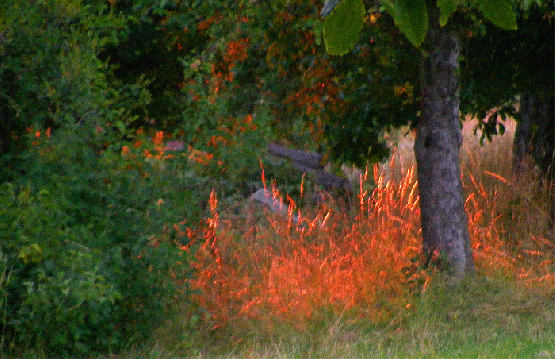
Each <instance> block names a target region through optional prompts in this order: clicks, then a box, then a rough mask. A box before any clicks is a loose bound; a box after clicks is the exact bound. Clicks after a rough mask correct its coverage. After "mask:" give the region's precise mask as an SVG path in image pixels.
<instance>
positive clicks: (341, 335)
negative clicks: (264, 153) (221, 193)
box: [174, 139, 555, 358]
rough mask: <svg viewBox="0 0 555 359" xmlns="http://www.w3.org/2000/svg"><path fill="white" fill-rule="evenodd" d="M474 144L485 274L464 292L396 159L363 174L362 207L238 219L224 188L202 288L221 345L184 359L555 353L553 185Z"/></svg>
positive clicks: (202, 268)
mask: <svg viewBox="0 0 555 359" xmlns="http://www.w3.org/2000/svg"><path fill="white" fill-rule="evenodd" d="M508 141H509V139H505V141H504V142H502V143H501V144H497V145H496V146H498V149H502V147H501V146H508V144H509V142H508ZM464 151H467V152H466V154H463V182H464V187H465V196H466V203H465V209H466V212H467V216H468V226H469V232H470V236H471V242H472V244H471V245H472V250H473V254H474V259H475V265H476V272H477V273H476V275H475V276H473V277H471V278H469V279H468V281H467V282H465V283H463V284H462V285H461V286H460V287H449V286H447V285H446V284H445V281H443V280H441V275H440V274H438V273H436V272H435V271H434V269H432V268H423V266H422V265H421V261H420V258H419V253H420V245H421V233H420V223H419V206H418V196H417V189H416V188H417V184H416V182H415V173H414V167H412V166H405V168H393V167H394V166H396V164H395V159H393V160H392V161H391V162H390V163H389V164H388V166H389V167H387V166H385V167H381V168H378V167H375V168H374V170H373V171H372V172H373V173H372V174H373V175H372V176H370V175H369V173H368V171H367V172H366V173H364V174H362V175H361V176H360V186H359V193H358V198H357V203H358V206H356V208H350V209H349V208H346V207H344V206H343V205H342V202H340V201H334V200H330V201H327V202H325V203H319V204H318V205H317V206H316V207H314V208H303V210H302V211H301V209H299V208H298V207H297V205H296V203H295V202H294V201H293V200H292V199H291V198H287V197H286V199H287V201H288V203H289V212H288V215H285V216H283V215H282V216H280V215H278V214H274V213H270V212H268V211H267V210H265V209H263V208H261V207H259V206H257V205H254V204H252V203H245V204H244V207H243V210H242V211H241V212H240V213H239V214H237V213H226V212H225V211H219V209H218V206H217V198H216V197H215V196H212V197H211V200H210V208H211V215H210V217H209V218H208V220H207V223H208V228H207V230H206V231H205V233H204V237H203V239H202V243H201V244H200V250H198V251H197V253H196V260H195V269H196V276H195V277H194V279H193V280H192V281H191V282H190V285H191V287H192V288H193V289H194V290H195V293H196V294H195V299H196V303H197V305H198V308H197V309H198V310H199V311H198V313H201V314H200V316H201V317H202V320H201V321H200V323H203V325H201V326H200V327H197V328H200V332H201V333H204V334H203V338H204V339H203V340H205V341H206V343H209V344H207V345H204V346H202V345H201V346H200V347H199V346H191V345H189V346H187V350H186V351H180V350H177V349H176V351H175V353H174V354H175V355H177V354H181V355H185V353H186V352H188V353H190V350H193V351H195V349H194V348H196V350H197V351H196V352H195V353H197V354H196V355H199V357H211V356H214V355H215V356H217V355H218V353H227V354H225V355H226V357H248V358H251V357H252V358H255V357H263V358H264V357H275V355H277V356H278V357H284V358H289V357H299V356H302V357H324V358H330V357H360V355H364V356H366V357H498V356H491V355H489V354H488V353H492V351H491V350H492V349H495V350H496V352H497V353H498V354H499V355H504V354H503V353H505V356H504V357H534V355H536V356H537V355H540V357H554V356H555V353H553V352H550V351H546V350H544V349H545V348H550V347H553V346H550V345H552V344H554V343H553V339H552V338H551V337H550V336H549V335H547V334H546V331H547V332H549V331H550V330H551V329H552V328H553V327H555V312H554V311H553V309H552V308H551V307H552V303H553V297H554V294H555V291H554V290H553V289H552V288H553V280H554V278H555V277H554V276H553V254H552V247H553V246H554V245H553V239H552V238H551V237H550V236H549V232H548V231H547V227H546V223H547V218H546V217H544V214H545V213H544V211H545V209H546V208H547V207H546V206H547V204H546V203H545V200H544V198H545V197H543V198H542V197H541V196H540V195H539V194H540V193H542V191H546V189H545V188H543V187H542V186H541V185H539V184H538V182H537V181H535V180H534V179H533V178H529V179H528V181H523V180H522V179H519V180H517V179H515V178H513V177H512V176H510V172H509V171H506V172H505V173H503V172H501V171H500V170H503V169H504V170H506V169H507V168H510V167H507V166H510V158H509V159H506V160H505V161H506V162H504V164H503V165H502V166H500V162H499V160H498V159H497V160H496V161H497V162H495V163H492V162H488V157H487V156H483V155H482V156H481V157H478V155H479V154H478V153H477V152H478V151H481V149H480V148H477V149H476V148H474V149H473V148H471V147H467V148H465V149H464ZM473 151H475V152H473ZM490 151H491V149H490ZM497 153H499V152H497ZM505 153H507V152H505ZM473 156H474V157H473ZM476 158H480V159H481V162H480V163H478V162H477V160H476ZM401 162H402V163H405V164H406V162H407V161H404V162H403V161H399V163H401ZM492 166H493V168H492ZM393 169H394V171H393ZM392 174H397V176H395V175H392ZM399 174H401V175H399ZM300 192H301V193H302V192H303V191H302V189H301V191H300ZM273 193H274V197H275V199H276V200H281V198H282V196H280V194H279V192H278V191H276V190H275V189H274V190H273ZM534 208H539V209H541V210H534ZM531 209H532V210H531ZM532 218H533V221H534V222H535V223H529V222H530V221H531V220H532ZM476 343H480V344H479V345H481V346H483V348H485V351H484V352H483V353H481V352H480V349H477V347H476ZM178 347H179V346H176V347H175V348H178ZM478 348H479V346H478ZM488 348H489V349H488ZM229 353H231V354H229ZM234 353H237V354H236V356H234V355H235V354H234ZM280 353H281V355H280ZM457 353H458V354H457ZM369 354H371V355H369ZM468 355H470V356H468ZM530 355H531V356H530Z"/></svg>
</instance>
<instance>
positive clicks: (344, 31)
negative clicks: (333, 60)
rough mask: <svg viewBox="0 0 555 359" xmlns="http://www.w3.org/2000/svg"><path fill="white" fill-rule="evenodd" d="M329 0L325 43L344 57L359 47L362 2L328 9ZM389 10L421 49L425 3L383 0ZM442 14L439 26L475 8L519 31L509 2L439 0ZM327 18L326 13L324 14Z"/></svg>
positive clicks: (494, 21) (346, 2)
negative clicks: (458, 12)
mask: <svg viewBox="0 0 555 359" xmlns="http://www.w3.org/2000/svg"><path fill="white" fill-rule="evenodd" d="M333 2H335V1H334V0H328V2H327V3H326V5H325V6H324V8H328V11H326V13H327V12H330V14H329V15H328V16H326V17H325V20H324V44H325V45H326V51H328V53H330V54H332V55H344V54H346V53H347V52H348V51H349V50H350V49H351V48H353V47H354V45H355V44H356V38H357V37H358V32H359V31H360V30H361V29H362V22H363V20H364V17H365V11H364V5H363V4H362V1H361V0H342V1H339V2H338V4H337V5H336V6H335V7H334V8H333V11H330V10H329V7H330V5H329V4H330V3H333ZM382 4H383V5H384V8H385V9H386V11H387V12H388V13H389V14H390V15H391V16H392V17H393V19H394V20H395V25H397V27H398V28H399V30H400V31H401V32H402V33H404V34H405V36H406V37H407V38H408V39H409V41H410V42H411V43H412V44H413V45H414V46H416V47H419V46H420V45H421V44H422V42H423V41H424V39H425V37H426V32H427V31H428V7H427V5H426V1H425V0H395V1H391V0H382ZM436 4H437V7H438V8H439V11H440V17H439V23H440V26H445V25H446V24H447V22H448V20H449V18H450V17H451V15H452V14H453V13H454V12H455V11H456V10H457V8H459V7H463V6H464V7H468V6H472V7H473V8H475V9H477V10H478V11H479V12H480V13H481V14H482V15H483V16H484V17H485V18H486V19H487V20H489V21H490V22H491V23H492V24H494V25H495V26H497V27H500V28H502V29H505V30H516V28H517V24H516V14H515V12H514V10H513V6H512V4H511V2H510V1H509V0H470V1H468V0H437V3H436ZM324 15H325V14H324Z"/></svg>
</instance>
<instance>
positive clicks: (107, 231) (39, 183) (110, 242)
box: [0, 130, 208, 356]
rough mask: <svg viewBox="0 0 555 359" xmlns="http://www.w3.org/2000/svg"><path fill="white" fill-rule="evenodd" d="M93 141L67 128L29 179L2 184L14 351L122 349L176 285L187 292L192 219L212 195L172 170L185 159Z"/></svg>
mask: <svg viewBox="0 0 555 359" xmlns="http://www.w3.org/2000/svg"><path fill="white" fill-rule="evenodd" d="M85 132H86V131H85ZM98 137H99V138H98V139H97V140H98V141H102V136H100V135H99V136H98ZM94 142H95V139H94V136H83V134H81V133H79V132H76V131H69V130H68V131H60V132H59V133H58V134H57V135H55V136H52V137H51V138H50V139H45V140H41V141H39V143H38V144H36V146H35V147H34V148H33V149H31V150H30V151H29V152H28V156H27V162H25V163H26V164H27V165H26V166H24V167H26V169H27V171H26V176H24V177H21V178H20V179H19V183H4V184H3V185H2V186H1V188H0V237H1V242H0V253H2V254H3V257H2V258H5V261H4V263H5V264H6V266H5V267H6V268H7V271H6V272H7V273H9V275H10V278H9V279H10V280H9V283H6V281H5V280H4V279H3V282H2V283H1V284H0V289H1V290H2V291H4V292H5V291H6V289H7V296H5V298H6V299H7V302H5V301H4V300H3V299H0V300H2V302H1V303H4V302H5V304H6V305H5V306H4V307H3V312H4V313H5V315H6V318H5V320H4V322H3V326H4V328H3V329H4V330H3V332H4V333H5V334H4V335H5V337H4V338H3V341H4V343H5V344H10V348H9V350H8V348H3V350H4V351H5V352H12V353H17V351H18V350H19V349H18V348H25V349H26V350H34V351H38V352H43V353H44V354H46V355H48V356H64V355H76V354H80V355H82V354H90V353H92V352H117V351H118V350H121V349H122V348H123V347H124V346H126V345H129V344H130V343H132V341H133V340H135V341H140V340H143V339H144V338H146V337H147V336H148V335H149V334H150V333H151V332H152V329H153V328H154V327H155V326H156V324H157V323H160V321H161V320H163V319H164V318H165V315H166V314H168V311H167V309H168V308H169V307H170V306H171V302H172V300H173V299H174V298H175V296H176V294H177V293H178V292H177V290H178V289H180V290H181V291H180V292H179V293H181V296H182V297H181V298H183V296H185V297H184V298H185V299H186V296H187V292H183V286H180V287H179V288H178V287H177V286H176V285H177V283H178V282H179V281H180V280H181V281H182V280H183V279H185V278H187V277H188V276H189V275H190V270H189V267H188V265H187V256H188V252H187V251H185V250H183V249H182V248H184V246H186V245H187V244H188V240H189V238H188V237H187V236H186V235H184V233H185V227H186V226H188V225H194V224H195V223H196V222H198V218H200V215H201V214H202V213H200V211H199V208H200V207H201V206H199V204H200V202H201V201H202V202H204V201H205V200H206V198H207V196H208V193H206V197H204V196H203V195H202V193H201V192H199V191H198V188H197V187H195V186H196V184H195V183H194V181H195V179H194V178H192V177H191V178H178V177H177V176H173V175H171V173H173V172H175V171H173V172H172V171H171V170H170V169H173V170H177V169H179V171H182V172H184V171H186V168H185V167H186V165H187V160H186V158H185V159H180V158H175V159H174V161H173V162H172V161H170V159H168V161H166V162H164V166H165V169H164V170H162V169H161V168H160V165H159V164H158V163H156V162H151V163H149V162H145V159H144V158H143V157H140V156H136V155H137V154H134V153H128V154H127V155H122V154H121V153H120V152H119V151H115V150H112V149H110V148H108V149H106V150H102V151H99V150H98V149H97V148H98V146H95V145H94ZM91 143H92V144H91ZM130 147H133V146H130ZM128 148H129V147H128ZM137 152H138V150H137ZM193 190H194V191H193ZM185 221H187V222H185ZM0 270H1V268H0ZM2 278H4V277H2ZM0 294H2V293H0ZM0 297H1V296H0Z"/></svg>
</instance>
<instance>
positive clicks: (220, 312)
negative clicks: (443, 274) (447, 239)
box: [191, 170, 426, 328]
mask: <svg viewBox="0 0 555 359" xmlns="http://www.w3.org/2000/svg"><path fill="white" fill-rule="evenodd" d="M375 177H376V178H375V181H376V183H377V187H376V189H375V190H374V191H373V192H372V193H371V194H370V196H368V195H367V194H366V193H362V194H361V195H360V202H359V203H360V207H359V210H358V215H357V216H356V218H354V216H350V215H349V214H347V211H344V210H342V209H340V208H334V207H333V206H331V205H330V206H328V207H327V208H326V207H325V206H324V209H323V210H321V211H319V212H318V213H315V214H314V215H312V216H311V217H310V218H308V217H306V216H303V215H302V214H300V215H299V218H300V219H299V222H298V224H297V225H296V226H291V222H290V220H288V219H287V218H283V219H280V218H278V217H275V216H272V215H270V214H268V215H267V221H264V222H261V221H258V222H257V221H255V220H253V219H252V218H253V216H251V215H250V214H249V213H244V218H243V220H241V221H237V220H235V221H233V222H226V221H224V220H220V219H219V217H218V213H217V206H216V199H215V197H213V198H212V199H211V208H212V216H211V218H210V219H209V224H210V229H209V230H208V231H207V233H206V237H205V243H204V245H203V247H202V248H201V249H200V250H199V251H198V252H197V257H196V259H197V261H196V269H197V276H196V278H195V280H193V281H192V282H191V285H192V287H193V288H194V289H196V290H198V293H199V294H198V296H197V300H198V302H199V304H200V305H201V307H202V308H204V310H205V311H206V313H207V319H209V320H210V321H211V323H212V324H213V325H214V326H215V327H220V326H224V325H226V324H229V325H233V324H237V323H240V322H241V321H244V320H247V321H249V320H250V321H252V320H255V321H256V322H257V323H259V324H260V325H262V327H264V326H265V325H266V328H271V326H272V323H276V322H286V323H292V324H293V325H294V326H295V327H297V328H304V327H305V326H306V325H307V324H308V323H309V322H310V320H311V319H314V318H317V317H318V316H319V315H320V314H321V312H322V311H328V312H329V311H330V310H331V311H333V312H335V313H337V314H340V313H344V312H348V313H350V314H351V315H354V316H356V317H365V318H368V319H369V320H372V321H375V322H384V321H388V320H391V319H392V318H393V317H394V316H396V315H397V314H399V312H400V311H402V310H406V308H410V307H411V301H412V299H411V298H412V296H411V293H410V292H411V288H412V287H411V286H410V285H408V284H409V283H410V282H411V281H414V280H415V279H418V278H423V279H424V280H425V278H424V277H425V276H426V274H425V273H423V272H419V271H417V270H416V269H415V268H416V266H415V264H414V261H413V260H414V259H415V258H416V257H417V256H418V254H419V252H420V243H421V240H420V239H419V214H418V212H419V209H418V206H417V201H418V198H417V195H416V184H415V178H414V172H413V171H412V170H410V171H408V173H407V174H406V176H405V177H404V178H403V180H402V181H401V182H400V183H393V182H384V180H383V177H382V176H381V175H380V174H379V173H377V172H376V173H375ZM362 180H364V179H362ZM362 180H361V181H362ZM362 187H364V186H362V184H361V188H362Z"/></svg>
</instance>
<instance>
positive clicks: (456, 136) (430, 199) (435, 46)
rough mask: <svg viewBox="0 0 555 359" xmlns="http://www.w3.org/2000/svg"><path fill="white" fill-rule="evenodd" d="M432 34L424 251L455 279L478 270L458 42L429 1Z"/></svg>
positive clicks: (422, 156)
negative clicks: (467, 203)
mask: <svg viewBox="0 0 555 359" xmlns="http://www.w3.org/2000/svg"><path fill="white" fill-rule="evenodd" d="M428 9H429V10H428V11H429V21H430V25H429V30H428V35H427V40H426V43H425V48H424V50H425V54H424V55H423V57H422V63H421V65H422V68H421V88H422V113H421V118H420V121H419V123H418V126H417V131H416V140H415V144H414V151H415V154H416V164H417V178H418V184H419V191H420V206H421V225H422V236H423V239H424V243H423V250H424V254H425V255H426V256H427V258H428V259H430V258H433V257H435V258H437V259H439V260H440V261H443V262H444V263H445V264H447V267H448V270H449V273H450V274H451V275H452V276H453V277H454V278H462V277H463V276H464V275H465V274H467V273H470V272H472V271H473V270H474V261H473V258H472V252H471V250H470V239H469V235H468V227H467V226H468V223H467V218H466V213H465V210H464V198H463V191H462V182H461V171H460V161H459V148H460V146H461V144H462V134H461V127H460V122H459V121H460V120H459V90H460V85H459V59H458V57H459V52H460V46H459V40H458V37H457V35H456V33H455V31H453V29H451V28H450V26H449V25H448V26H444V27H439V21H438V10H437V8H436V7H435V1H433V2H430V1H428Z"/></svg>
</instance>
